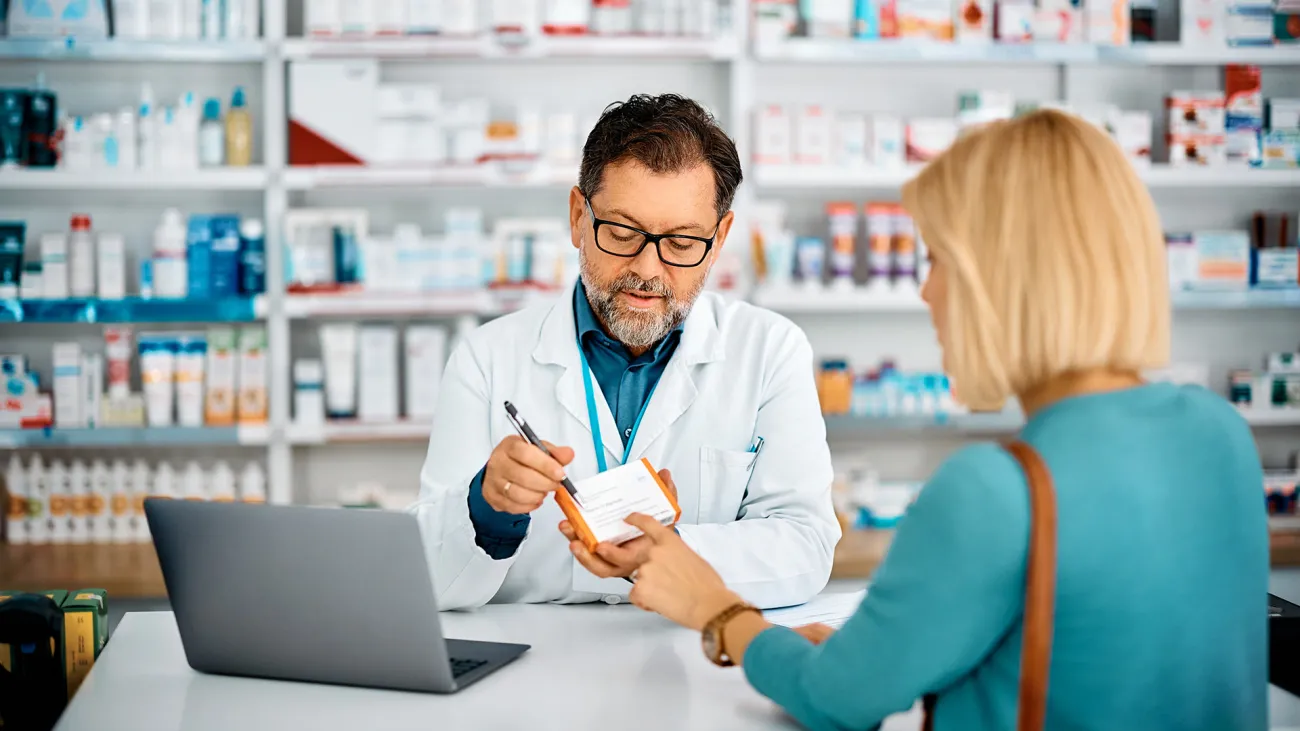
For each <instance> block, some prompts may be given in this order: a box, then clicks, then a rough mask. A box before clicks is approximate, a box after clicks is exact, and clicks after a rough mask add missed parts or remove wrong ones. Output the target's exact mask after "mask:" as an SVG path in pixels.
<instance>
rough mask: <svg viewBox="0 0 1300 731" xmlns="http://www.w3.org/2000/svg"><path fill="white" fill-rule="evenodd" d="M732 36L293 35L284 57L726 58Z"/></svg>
mask: <svg viewBox="0 0 1300 731" xmlns="http://www.w3.org/2000/svg"><path fill="white" fill-rule="evenodd" d="M739 47H740V46H739V44H738V43H737V42H736V41H735V39H732V38H697V37H688V36H682V37H652V36H595V35H586V36H540V37H536V38H528V37H525V36H515V35H502V36H478V37H461V38H455V37H445V38H444V37H437V36H392V37H388V38H383V37H379V38H293V39H288V40H286V41H285V42H284V44H283V46H282V47H281V48H282V53H283V55H284V57H285V58H287V59H290V60H294V59H302V58H379V59H395V60H400V59H422V58H469V59H486V60H514V59H540V58H661V59H674V58H681V59H706V60H717V61H725V60H730V59H734V58H736V57H737V56H738V55H739Z"/></svg>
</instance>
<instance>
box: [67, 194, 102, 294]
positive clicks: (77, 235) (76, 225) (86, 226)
mask: <svg viewBox="0 0 1300 731" xmlns="http://www.w3.org/2000/svg"><path fill="white" fill-rule="evenodd" d="M68 295H69V296H70V297H94V296H95V235H94V234H92V233H91V232H90V216H87V215H86V214H84V213H78V214H75V215H73V217H72V233H71V234H70V235H69V236H68Z"/></svg>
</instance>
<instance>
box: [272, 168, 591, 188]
mask: <svg viewBox="0 0 1300 731" xmlns="http://www.w3.org/2000/svg"><path fill="white" fill-rule="evenodd" d="M281 182H282V184H283V185H284V187H285V188H286V189H288V190H314V189H317V188H409V187H420V188H427V187H463V188H546V187H569V186H572V185H575V184H576V183H577V182H578V168H577V166H572V167H568V168H554V167H551V166H545V165H537V166H529V167H527V168H525V169H521V170H518V171H515V170H510V169H508V168H506V167H503V166H501V165H473V166H468V165H467V166H458V167H457V166H437V167H434V166H414V167H412V166H402V167H383V166H363V165H321V166H311V167H309V166H299V167H291V168H289V169H288V170H286V171H285V172H284V175H283V177H282V178H281Z"/></svg>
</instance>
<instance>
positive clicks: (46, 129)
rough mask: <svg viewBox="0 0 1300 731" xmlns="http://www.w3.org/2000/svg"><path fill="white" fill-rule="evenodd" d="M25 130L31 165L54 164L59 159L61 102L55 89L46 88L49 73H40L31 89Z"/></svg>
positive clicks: (49, 166) (25, 118) (29, 163)
mask: <svg viewBox="0 0 1300 731" xmlns="http://www.w3.org/2000/svg"><path fill="white" fill-rule="evenodd" d="M26 112H27V113H26V115H24V118H23V132H24V134H26V135H27V166H28V167H33V168H52V167H54V166H55V164H56V163H57V162H58V155H57V154H56V151H57V150H58V145H57V143H56V141H55V133H56V132H57V131H58V115H57V112H58V104H57V100H56V98H55V96H54V93H53V92H51V91H50V90H49V89H47V88H45V74H37V75H36V83H35V84H34V85H33V86H32V89H31V90H30V91H28V92H27V110H26Z"/></svg>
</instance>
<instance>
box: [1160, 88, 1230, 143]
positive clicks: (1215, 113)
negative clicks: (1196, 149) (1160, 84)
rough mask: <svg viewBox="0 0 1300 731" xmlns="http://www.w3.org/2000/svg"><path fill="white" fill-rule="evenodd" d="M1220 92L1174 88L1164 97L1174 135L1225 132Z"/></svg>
mask: <svg viewBox="0 0 1300 731" xmlns="http://www.w3.org/2000/svg"><path fill="white" fill-rule="evenodd" d="M1225 103H1226V102H1225V96H1224V93H1223V92H1221V91H1175V92H1173V93H1171V94H1170V95H1169V96H1168V97H1166V98H1165V112H1166V114H1167V119H1168V127H1167V128H1166V131H1167V132H1168V133H1169V134H1171V135H1222V134H1223V133H1224V131H1225V130H1226V123H1225Z"/></svg>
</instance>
